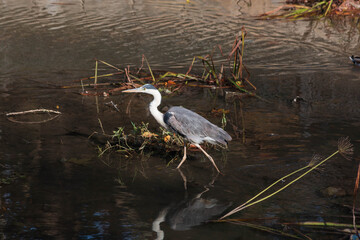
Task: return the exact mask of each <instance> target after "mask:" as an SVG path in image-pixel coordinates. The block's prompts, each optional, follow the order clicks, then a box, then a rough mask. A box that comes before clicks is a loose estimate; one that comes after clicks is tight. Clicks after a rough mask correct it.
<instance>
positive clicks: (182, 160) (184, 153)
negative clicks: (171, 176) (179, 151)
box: [177, 144, 186, 168]
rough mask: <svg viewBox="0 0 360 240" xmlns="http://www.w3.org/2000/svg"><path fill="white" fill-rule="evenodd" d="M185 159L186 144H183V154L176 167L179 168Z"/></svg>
mask: <svg viewBox="0 0 360 240" xmlns="http://www.w3.org/2000/svg"><path fill="white" fill-rule="evenodd" d="M185 160H186V144H184V156H183V158H182V160H181V162H180V164H179V165H178V166H177V168H180V167H181V165H182V164H183V163H184V162H185Z"/></svg>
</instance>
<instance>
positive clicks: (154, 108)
mask: <svg viewBox="0 0 360 240" xmlns="http://www.w3.org/2000/svg"><path fill="white" fill-rule="evenodd" d="M152 95H153V96H154V100H152V102H151V103H150V106H149V107H150V112H151V115H153V116H154V118H155V119H156V121H157V122H158V123H159V124H160V125H161V126H163V127H164V128H166V124H165V122H164V114H162V113H161V112H160V111H159V110H158V106H159V105H160V103H161V94H160V92H159V91H156V92H155V93H153V94H152Z"/></svg>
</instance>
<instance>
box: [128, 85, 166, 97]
mask: <svg viewBox="0 0 360 240" xmlns="http://www.w3.org/2000/svg"><path fill="white" fill-rule="evenodd" d="M123 92H125V93H147V94H151V95H154V94H155V93H156V92H159V91H158V90H157V89H156V87H154V86H153V85H151V84H145V85H143V86H141V87H139V88H134V89H128V90H125V91H123Z"/></svg>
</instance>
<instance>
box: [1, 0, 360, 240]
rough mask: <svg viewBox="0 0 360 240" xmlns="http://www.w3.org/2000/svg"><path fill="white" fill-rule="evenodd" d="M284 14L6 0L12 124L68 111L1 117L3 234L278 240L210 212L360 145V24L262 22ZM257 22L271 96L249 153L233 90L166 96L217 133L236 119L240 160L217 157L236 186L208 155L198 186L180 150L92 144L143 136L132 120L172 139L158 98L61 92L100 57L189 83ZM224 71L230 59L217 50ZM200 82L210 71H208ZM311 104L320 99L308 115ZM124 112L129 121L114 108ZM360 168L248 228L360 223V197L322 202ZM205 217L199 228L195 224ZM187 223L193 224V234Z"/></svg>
mask: <svg viewBox="0 0 360 240" xmlns="http://www.w3.org/2000/svg"><path fill="white" fill-rule="evenodd" d="M281 4H282V3H281V2H277V1H270V0H257V1H250V2H246V1H230V0H229V1H216V0H213V1H190V3H187V2H186V1H182V0H181V1H180V0H178V1H147V0H143V1H131V0H128V1H125V0H122V1H112V0H107V1H45V0H43V1H32V2H29V1H15V2H14V1H4V0H3V1H0V72H1V76H0V98H1V101H0V112H1V113H6V112H14V111H24V110H30V109H36V108H47V109H58V110H59V111H61V112H62V115H61V116H60V117H58V118H56V119H55V120H52V121H50V122H46V123H42V124H19V123H14V122H11V121H9V120H8V119H7V118H6V117H5V116H4V115H2V118H0V141H1V144H0V153H1V154H0V156H1V157H0V169H1V175H0V176H1V178H2V179H6V180H7V182H6V183H4V182H3V181H2V184H1V198H0V200H1V215H0V219H1V221H0V229H1V232H2V234H3V236H4V237H6V238H8V239H19V238H23V239H31V238H36V239H47V238H55V239H70V238H76V239H154V238H156V237H161V236H165V239H180V238H181V239H184V238H187V239H208V236H212V237H213V238H214V239H279V236H275V235H272V234H269V233H264V232H261V231H258V230H255V229H252V228H248V227H241V226H237V225H231V224H228V223H223V224H219V223H218V224H215V223H211V224H210V223H208V224H200V223H199V221H201V218H200V216H204V218H205V217H206V216H207V215H211V214H213V215H219V214H221V213H222V212H223V211H224V210H225V209H229V208H232V207H235V206H237V205H239V204H240V203H242V202H244V201H246V200H247V199H249V198H251V197H252V196H253V195H254V194H256V193H257V192H258V191H260V190H261V189H263V188H264V187H265V186H267V185H269V184H270V183H272V182H273V181H274V180H276V179H278V178H279V177H281V176H283V175H285V174H287V173H289V172H291V171H293V170H295V169H297V168H299V167H302V166H304V165H306V164H307V163H308V161H310V159H311V158H312V156H313V154H315V153H317V154H322V155H324V156H327V155H329V154H331V153H332V152H334V151H336V149H337V140H338V138H339V137H342V136H349V137H350V138H351V139H352V142H353V143H354V144H355V149H356V147H357V146H358V141H359V133H358V131H357V129H358V127H359V117H360V112H359V111H360V110H359V101H360V95H359V91H358V89H359V85H360V82H359V77H358V76H359V73H360V69H359V68H357V67H354V66H352V65H351V63H350V62H349V60H348V56H349V55H352V54H354V55H356V54H357V52H356V51H357V50H358V49H359V41H358V39H359V30H358V29H359V28H358V25H357V22H356V20H354V19H347V18H344V19H336V20H314V21H310V20H303V21H283V20H271V21H270V20H259V19H258V18H256V16H258V15H259V14H261V13H263V12H266V11H269V10H272V9H274V8H276V7H278V6H279V5H281ZM242 26H244V27H245V29H246V31H247V37H246V47H245V57H244V61H245V64H246V66H247V67H248V69H249V71H250V73H251V78H250V79H251V81H252V82H253V83H254V84H255V85H256V86H257V88H258V90H257V93H258V95H260V96H262V97H264V98H266V99H267V100H269V102H265V101H261V100H259V99H256V98H246V99H244V100H243V103H242V108H243V109H242V110H243V112H244V123H245V129H246V132H245V140H246V142H245V143H243V142H242V137H243V136H242V134H241V133H240V132H239V131H237V130H236V128H234V127H233V125H234V126H237V127H242V121H241V118H239V112H240V109H239V102H232V101H226V100H225V97H224V92H223V91H219V90H211V89H198V88H187V89H185V90H184V91H182V92H181V93H179V94H177V95H171V96H165V97H164V99H163V104H162V106H161V107H164V106H172V105H181V106H184V107H187V108H189V109H191V110H193V111H196V112H198V113H200V114H202V115H203V116H205V117H206V118H208V119H209V120H211V121H212V122H214V123H216V124H217V125H221V116H217V115H214V114H212V113H211V110H212V109H213V108H216V109H218V108H224V109H228V110H230V113H229V115H228V120H229V121H228V124H227V126H226V130H227V131H228V132H229V133H230V134H231V135H232V136H233V138H234V140H233V141H232V142H231V143H230V145H229V150H228V151H217V150H214V149H210V150H209V153H210V154H211V155H212V156H213V157H214V159H215V160H216V162H217V164H218V166H219V167H220V169H221V170H222V172H223V173H224V175H223V176H222V175H220V176H217V174H216V172H215V171H214V169H213V167H212V165H211V163H210V162H209V161H208V160H207V159H206V158H205V157H204V156H203V155H201V154H199V153H197V152H192V153H191V154H190V156H189V159H188V161H186V163H185V164H184V165H183V167H182V174H183V175H185V176H186V178H187V180H188V182H187V190H185V189H184V183H183V179H182V177H181V174H180V173H179V172H178V171H177V170H176V169H175V168H176V165H177V162H175V163H171V164H169V165H168V166H167V163H168V162H169V161H170V160H171V159H172V158H173V157H174V154H173V153H166V152H159V151H147V152H145V154H144V155H141V154H139V155H136V154H135V155H134V156H133V157H131V158H127V157H126V156H124V155H121V154H115V153H114V154H110V155H106V156H104V157H102V158H99V157H98V151H97V146H99V144H101V143H99V142H98V141H97V140H96V139H94V138H88V136H90V135H91V134H92V133H93V132H101V131H102V130H101V128H100V126H99V119H100V120H101V122H102V125H103V128H104V130H105V131H106V132H107V133H112V131H113V130H115V129H116V128H117V127H119V126H125V129H130V127H131V125H130V122H131V121H132V122H135V123H141V122H142V121H144V122H149V128H150V130H152V131H157V130H158V126H157V123H156V122H155V120H153V119H152V117H151V116H150V115H149V112H148V110H147V104H148V102H149V101H150V100H151V98H150V97H147V96H138V95H137V96H130V95H122V94H118V95H113V96H109V97H98V98H95V97H94V96H82V95H80V94H79V92H80V91H81V89H77V88H76V89H62V88H60V86H64V85H71V84H72V83H73V82H72V81H73V80H77V79H80V78H83V77H87V76H91V75H92V74H93V71H94V70H93V68H94V58H98V59H103V60H105V61H107V62H109V63H112V64H114V65H116V66H120V67H121V68H125V67H127V66H128V65H130V66H132V67H134V66H139V65H140V64H141V56H142V54H145V55H146V56H147V58H148V60H149V62H150V64H151V66H152V68H154V69H158V70H172V71H179V72H183V73H184V72H186V70H187V69H188V67H189V65H190V64H191V61H192V59H193V57H194V56H204V55H206V54H209V53H210V52H211V51H212V50H213V48H215V47H217V46H218V45H221V46H222V48H223V50H224V52H226V51H229V49H230V47H231V45H232V43H233V41H234V37H235V36H236V35H237V34H239V32H240V31H241V27H242ZM214 59H215V61H219V60H220V59H222V57H221V54H219V52H218V51H215V54H214ZM194 71H195V72H201V64H200V63H197V64H196V65H195V66H194ZM121 80H122V79H121ZM296 96H301V97H302V98H303V99H305V101H304V102H300V103H294V102H293V101H292V100H293V99H294V98H295V97H296ZM110 101H113V102H115V103H116V104H118V106H119V109H120V112H117V111H115V110H114V109H113V108H111V107H108V106H107V105H105V104H106V103H108V102H110ZM130 101H131V103H130V106H131V112H130V114H127V113H126V107H127V106H128V104H129V102H130ZM237 134H238V135H239V138H237V137H236V136H237ZM180 155H181V153H180ZM354 157H355V159H357V151H355V156H354ZM356 164H357V163H356V161H345V160H343V159H341V158H340V157H339V158H337V159H332V160H331V161H330V162H329V163H328V164H327V165H326V166H325V167H324V169H323V171H321V172H318V173H314V174H311V175H309V176H307V177H306V178H305V179H303V180H302V181H301V182H299V183H297V184H295V185H293V186H292V187H291V188H289V189H287V190H286V191H285V192H283V193H281V194H279V195H277V196H276V197H273V198H271V199H269V200H267V201H266V202H264V203H262V204H259V205H257V206H254V207H252V208H249V209H247V210H245V211H243V212H241V213H239V214H238V215H236V216H235V217H237V218H249V219H251V218H274V219H272V220H269V221H265V223H264V222H261V224H266V225H268V226H273V224H274V223H278V222H290V221H296V220H299V221H303V220H313V221H320V220H328V221H330V220H331V221H338V222H346V223H351V221H352V220H351V218H340V217H337V216H351V214H350V211H349V210H348V209H347V208H346V207H345V205H351V203H352V197H351V195H350V194H346V195H345V196H343V197H329V196H326V195H324V194H322V190H323V189H326V188H328V187H339V188H342V189H344V190H345V192H346V193H350V192H351V191H352V188H353V184H354V179H355V176H356V175H355V174H356ZM204 209H205V210H204ZM207 209H212V211H210V210H207ZM194 212H195V214H196V216H198V218H197V217H194V216H193V215H191V214H194ZM208 217H209V216H208ZM210 217H211V216H210ZM182 218H183V219H186V220H187V221H186V224H180V223H179V221H178V220H179V219H182ZM199 219H200V220H199ZM197 220H198V221H197ZM183 222H185V221H183ZM157 227H158V228H157ZM154 230H156V231H154ZM310 236H316V237H315V238H317V239H319V238H320V237H323V238H327V237H329V238H332V237H334V235H330V236H328V235H326V236H319V235H317V234H313V235H311V234H310Z"/></svg>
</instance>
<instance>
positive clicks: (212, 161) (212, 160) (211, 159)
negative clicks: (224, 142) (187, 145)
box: [194, 144, 220, 173]
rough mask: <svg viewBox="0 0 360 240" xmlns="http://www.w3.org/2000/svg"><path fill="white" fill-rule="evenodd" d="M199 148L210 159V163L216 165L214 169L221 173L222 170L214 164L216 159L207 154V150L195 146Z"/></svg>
mask: <svg viewBox="0 0 360 240" xmlns="http://www.w3.org/2000/svg"><path fill="white" fill-rule="evenodd" d="M194 145H195V146H196V147H197V148H199V149H200V150H201V151H202V152H203V153H204V154H205V156H207V157H208V158H209V159H210V161H211V163H212V164H213V165H214V167H215V168H216V170H217V171H218V172H219V173H220V170H219V169H218V167H217V166H216V164H215V162H214V159H213V158H212V157H211V156H210V155H209V154H208V153H207V152H205V150H204V149H202V147H201V146H200V145H199V144H194Z"/></svg>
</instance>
